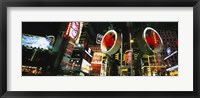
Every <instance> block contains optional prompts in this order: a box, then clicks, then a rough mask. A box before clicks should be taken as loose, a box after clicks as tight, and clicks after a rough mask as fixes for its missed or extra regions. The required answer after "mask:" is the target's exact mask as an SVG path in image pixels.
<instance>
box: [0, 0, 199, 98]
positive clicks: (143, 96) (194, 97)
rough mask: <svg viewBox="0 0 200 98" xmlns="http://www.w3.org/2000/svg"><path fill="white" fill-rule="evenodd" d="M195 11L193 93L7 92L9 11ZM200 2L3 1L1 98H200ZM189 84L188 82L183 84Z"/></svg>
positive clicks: (0, 14)
mask: <svg viewBox="0 0 200 98" xmlns="http://www.w3.org/2000/svg"><path fill="white" fill-rule="evenodd" d="M88 6H90V7H97V6H98V7H193V31H194V35H193V42H194V43H193V46H194V47H193V50H194V53H193V54H194V55H193V58H194V60H193V66H194V67H193V68H194V69H193V70H194V73H193V74H194V76H193V77H194V83H193V88H194V90H193V91H175V92H174V91H167V92H166V91H150V92H149V91H143V92H141V91H133V92H132V91H128V92H127V91H117V92H116V91H109V92H106V91H99V92H96V91H76V92H74V91H67V92H56V91H52V92H50V91H43V92H39V91H36V92H30V91H25V92H24V91H23V92H22V91H7V82H8V81H7V52H8V51H7V7H88ZM199 24H200V0H1V1H0V30H1V31H0V80H1V81H0V96H1V97H2V98H27V97H28V98H32V97H34V98H35V97H45V98H54V97H55V98H61V97H65V98H66V97H72V98H82V97H87V98H93V97H96V98H103V97H106V98H108V97H113V98H114V97H116V98H124V97H125V98H137V97H138V98H160V97H162V98H199V93H200V91H199V79H200V78H199V76H200V71H199V70H200V67H199V61H200V60H198V59H199V52H198V51H199V50H198V49H199V46H200V45H199V39H198V38H200V35H199V34H198V33H199V32H200V25H199ZM183 82H186V81H183Z"/></svg>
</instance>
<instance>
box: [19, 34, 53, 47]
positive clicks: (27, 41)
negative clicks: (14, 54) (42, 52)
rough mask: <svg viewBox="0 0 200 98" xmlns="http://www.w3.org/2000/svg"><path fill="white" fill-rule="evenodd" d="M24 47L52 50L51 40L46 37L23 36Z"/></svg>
mask: <svg viewBox="0 0 200 98" xmlns="http://www.w3.org/2000/svg"><path fill="white" fill-rule="evenodd" d="M22 45H23V46H28V47H34V48H42V49H46V50H48V49H51V48H52V45H51V40H50V39H49V38H46V37H41V36H34V35H25V34H23V35H22Z"/></svg>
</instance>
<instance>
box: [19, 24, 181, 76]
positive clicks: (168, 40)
mask: <svg viewBox="0 0 200 98" xmlns="http://www.w3.org/2000/svg"><path fill="white" fill-rule="evenodd" d="M21 34H22V35H21V45H22V65H21V66H22V67H21V68H22V69H21V70H22V71H21V72H22V76H178V22H109V21H108V22H87V21H85V22H84V21H83V22H81V21H68V22H65V21H64V22H22V33H21Z"/></svg>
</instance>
